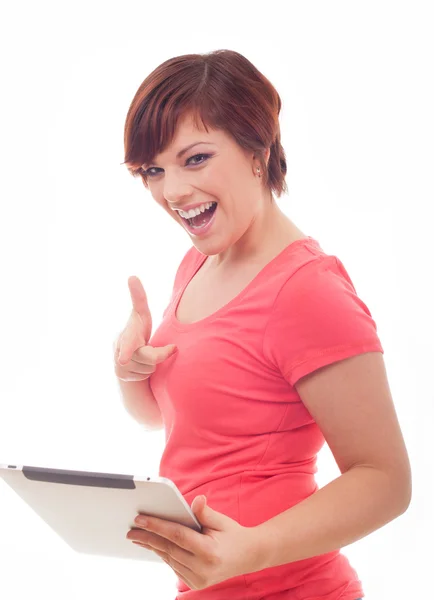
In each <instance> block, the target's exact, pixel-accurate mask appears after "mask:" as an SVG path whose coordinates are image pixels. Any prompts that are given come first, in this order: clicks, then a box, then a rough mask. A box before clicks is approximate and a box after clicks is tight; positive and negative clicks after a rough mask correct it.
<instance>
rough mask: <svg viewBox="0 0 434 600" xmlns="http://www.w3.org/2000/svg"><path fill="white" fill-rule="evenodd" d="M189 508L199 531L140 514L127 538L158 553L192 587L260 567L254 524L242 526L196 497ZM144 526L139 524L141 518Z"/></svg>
mask: <svg viewBox="0 0 434 600" xmlns="http://www.w3.org/2000/svg"><path fill="white" fill-rule="evenodd" d="M191 508H192V511H193V512H194V514H195V515H196V518H197V519H198V521H199V523H200V524H201V525H202V532H201V533H199V532H197V531H194V530H193V529H191V528H190V527H185V526H184V525H180V524H179V523H172V522H171V521H166V520H164V519H157V518H156V517H148V516H147V515H143V516H141V515H139V516H138V517H136V519H135V521H134V522H135V524H136V526H137V527H138V528H139V529H131V530H130V531H129V532H128V534H127V539H129V540H133V543H138V544H139V545H142V546H144V547H145V548H148V549H150V550H152V551H153V552H155V554H158V556H160V557H161V558H162V559H163V560H164V562H166V563H167V564H168V565H169V567H171V568H172V569H173V570H174V571H175V573H176V574H177V575H178V577H179V578H180V579H182V581H184V582H185V583H186V585H188V586H189V587H190V588H191V589H192V590H202V589H204V588H207V587H209V586H210V585H215V584H217V583H220V582H221V581H225V580H226V579H230V578H232V577H236V576H238V575H244V574H246V573H252V572H254V571H259V570H260V569H262V566H261V565H260V555H259V551H260V546H259V542H260V540H259V539H258V533H257V531H258V530H257V528H256V527H244V526H242V525H240V524H239V523H237V521H234V520H233V519H231V518H230V517H228V516H226V515H224V514H222V513H219V512H217V511H216V510H213V509H212V508H210V507H209V506H208V505H207V503H206V498H205V496H196V498H195V499H194V500H193V503H192V505H191ZM143 518H144V519H146V521H147V525H146V526H143V525H140V519H143Z"/></svg>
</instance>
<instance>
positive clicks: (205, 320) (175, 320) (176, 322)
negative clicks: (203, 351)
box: [170, 236, 318, 331]
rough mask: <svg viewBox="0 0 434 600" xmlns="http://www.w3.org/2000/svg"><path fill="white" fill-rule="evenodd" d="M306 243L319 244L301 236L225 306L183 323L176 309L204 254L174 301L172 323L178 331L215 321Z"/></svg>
mask: <svg viewBox="0 0 434 600" xmlns="http://www.w3.org/2000/svg"><path fill="white" fill-rule="evenodd" d="M306 243H310V244H314V245H316V246H318V242H317V240H316V239H315V238H313V237H311V236H306V237H305V238H301V239H299V240H295V241H294V242H291V243H290V244H288V246H286V247H285V248H284V249H283V250H282V251H281V252H279V254H277V255H276V256H275V257H274V258H272V259H271V260H270V261H269V262H268V263H267V264H266V265H264V266H263V267H262V269H261V270H260V271H259V273H257V274H256V275H255V277H254V278H253V279H252V280H251V281H250V282H249V283H248V284H247V285H246V286H245V287H244V288H243V289H242V290H241V292H240V293H239V294H237V295H236V296H235V297H234V298H232V300H230V301H229V302H227V303H226V304H225V305H224V306H221V307H220V308H219V309H218V310H216V311H215V312H213V313H212V314H210V315H208V316H207V317H204V318H203V319H200V320H198V321H193V322H192V323H182V322H181V321H179V320H178V318H177V316H176V311H177V310H178V305H179V304H180V302H181V298H182V296H183V294H184V291H185V289H186V288H187V286H188V284H189V283H190V281H191V280H192V279H193V277H194V276H195V275H196V273H197V272H198V271H199V269H201V268H202V266H203V264H204V262H205V261H206V259H207V258H208V255H207V254H204V255H203V256H202V257H201V259H200V261H199V263H198V264H197V266H196V268H195V269H194V270H193V272H192V273H191V275H190V276H189V277H188V279H187V280H186V281H185V282H184V284H183V285H182V287H181V289H180V290H179V292H178V294H177V296H176V298H175V300H174V302H173V305H172V309H171V311H170V323H171V325H172V326H173V327H174V328H175V329H177V330H178V331H186V330H191V329H194V328H195V327H201V326H202V325H205V324H207V323H209V322H210V321H213V320H214V319H216V318H217V317H219V316H221V315H222V314H223V313H224V312H225V311H227V310H229V309H231V308H232V307H233V306H235V305H236V304H238V303H239V302H240V301H241V300H242V299H243V298H244V296H245V295H246V294H247V293H248V292H249V291H250V289H251V288H252V287H254V286H255V285H256V284H257V283H258V281H259V280H260V279H261V277H263V276H264V273H266V272H267V271H268V270H269V269H270V268H272V266H274V264H275V263H276V262H278V261H279V260H280V259H281V258H282V256H284V255H285V254H286V253H287V252H288V251H289V250H291V251H292V250H293V249H294V247H298V246H300V245H303V244H306Z"/></svg>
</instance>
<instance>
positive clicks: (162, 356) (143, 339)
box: [114, 277, 176, 381]
mask: <svg viewBox="0 0 434 600" xmlns="http://www.w3.org/2000/svg"><path fill="white" fill-rule="evenodd" d="M128 287H129V288H130V294H131V300H132V303H133V310H132V311H131V315H130V318H129V320H128V323H127V326H126V327H125V329H124V330H123V332H122V333H121V334H120V335H119V337H118V338H117V340H116V341H115V343H114V346H115V347H114V353H115V373H116V375H117V377H118V378H119V379H121V380H122V381H142V380H144V379H148V378H149V377H150V376H151V375H152V373H153V372H154V371H155V370H156V368H157V365H158V364H159V363H161V362H163V361H164V360H166V358H168V357H169V356H171V355H172V354H173V351H174V349H176V346H174V345H173V344H170V345H168V346H163V347H162V348H154V347H153V346H148V345H147V344H148V341H149V338H150V337H151V332H152V317H151V312H150V310H149V306H148V300H147V297H146V293H145V290H144V289H143V285H142V283H141V281H140V279H139V278H138V277H130V278H129V279H128Z"/></svg>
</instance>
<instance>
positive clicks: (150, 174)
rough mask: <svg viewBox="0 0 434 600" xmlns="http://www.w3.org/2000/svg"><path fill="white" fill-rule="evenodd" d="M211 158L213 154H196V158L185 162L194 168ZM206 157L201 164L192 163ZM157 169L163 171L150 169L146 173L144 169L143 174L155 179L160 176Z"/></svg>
mask: <svg viewBox="0 0 434 600" xmlns="http://www.w3.org/2000/svg"><path fill="white" fill-rule="evenodd" d="M210 156H212V155H211V154H195V155H194V156H190V158H188V159H187V160H186V161H185V164H186V165H188V164H192V165H193V166H195V165H201V164H203V163H204V162H205V161H206V160H207V159H208V158H210ZM201 157H204V158H203V160H201V161H200V162H193V163H190V161H191V160H193V159H194V158H201ZM155 169H156V170H157V171H161V169H159V168H158V167H150V168H149V169H147V170H146V171H145V170H144V169H142V171H143V173H144V174H145V175H147V176H148V177H150V178H151V179H152V177H155V176H156V175H158V172H155Z"/></svg>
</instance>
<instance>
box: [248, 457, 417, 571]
mask: <svg viewBox="0 0 434 600" xmlns="http://www.w3.org/2000/svg"><path fill="white" fill-rule="evenodd" d="M394 481H395V478H393V477H392V476H390V475H388V474H387V473H385V472H383V471H380V470H378V469H374V468H370V467H364V466H363V467H362V466H358V467H354V468H353V469H350V470H349V471H347V472H346V473H344V474H343V475H340V476H339V477H337V479H335V480H333V481H331V482H330V483H328V484H327V485H325V486H324V487H323V488H321V489H319V490H318V491H317V492H316V493H314V494H312V495H311V496H309V497H308V498H306V499H305V500H303V501H302V502H300V503H299V504H296V505H295V506H293V507H291V508H290V509H288V510H286V511H284V512H283V513H281V514H279V515H277V516H275V517H273V518H272V519H269V520H268V521H265V522H264V523H261V524H260V525H258V526H257V527H256V530H257V534H258V535H257V537H256V539H257V552H256V554H255V561H256V565H255V570H262V569H266V568H268V567H273V566H279V565H283V564H286V563H291V562H294V561H298V560H303V559H306V558H310V557H313V556H318V555H320V554H325V553H327V552H332V551H333V550H337V549H339V548H343V547H344V546H347V545H348V544H351V543H353V542H355V541H357V540H359V539H361V538H363V537H365V536H366V535H368V534H369V533H371V532H372V531H375V530H376V529H379V528H380V527H382V526H383V525H385V524H386V523H388V522H389V521H392V520H393V519H395V518H396V517H398V516H400V515H401V514H402V513H404V512H405V510H406V509H407V507H408V504H409V501H410V499H409V498H410V494H411V491H410V489H409V487H410V485H411V484H410V485H407V488H406V489H405V490H404V489H403V488H404V486H403V485H398V484H397V483H393V482H394Z"/></svg>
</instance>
